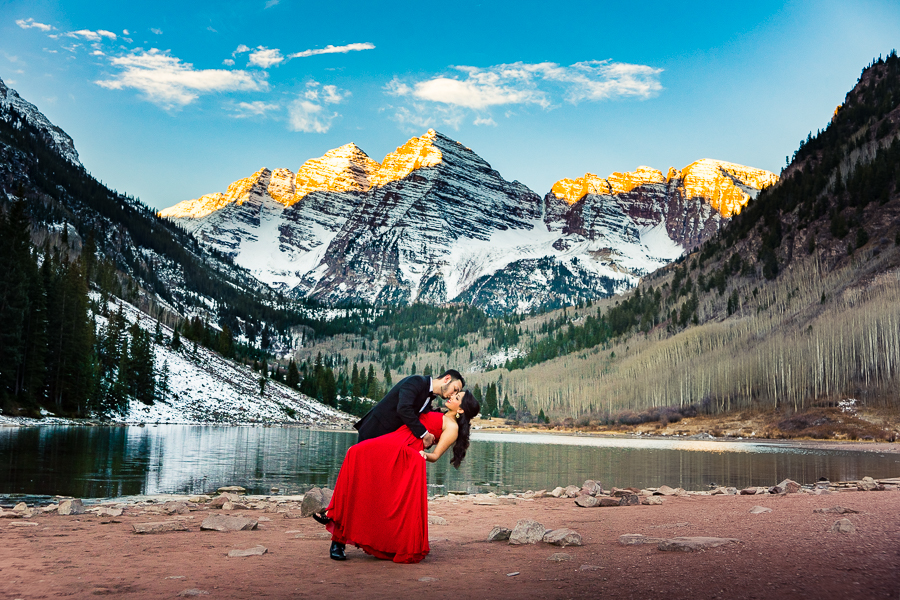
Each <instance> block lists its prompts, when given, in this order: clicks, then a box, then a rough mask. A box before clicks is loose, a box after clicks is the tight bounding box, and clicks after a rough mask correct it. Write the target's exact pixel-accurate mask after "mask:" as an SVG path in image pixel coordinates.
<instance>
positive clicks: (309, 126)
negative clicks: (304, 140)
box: [288, 98, 338, 133]
mask: <svg viewBox="0 0 900 600" xmlns="http://www.w3.org/2000/svg"><path fill="white" fill-rule="evenodd" d="M337 116H338V114H337V113H333V114H331V115H327V114H325V113H324V112H323V111H322V106H321V105H319V104H314V103H312V102H310V101H309V100H303V99H302V98H298V99H296V100H294V101H293V102H292V103H291V105H290V107H288V125H289V127H290V129H291V130H292V131H302V132H304V133H325V132H327V131H328V130H329V129H330V128H331V121H332V120H333V119H334V118H335V117H337Z"/></svg>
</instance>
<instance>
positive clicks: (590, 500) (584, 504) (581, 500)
mask: <svg viewBox="0 0 900 600" xmlns="http://www.w3.org/2000/svg"><path fill="white" fill-rule="evenodd" d="M575 504H577V505H578V506H580V507H581V508H593V507H595V506H599V505H600V500H598V499H597V498H594V497H593V496H578V497H577V498H575Z"/></svg>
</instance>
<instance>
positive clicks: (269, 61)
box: [238, 46, 284, 69]
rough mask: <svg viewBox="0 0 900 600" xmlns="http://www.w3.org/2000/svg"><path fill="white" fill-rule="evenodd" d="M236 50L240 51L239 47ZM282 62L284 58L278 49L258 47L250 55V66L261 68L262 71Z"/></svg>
mask: <svg viewBox="0 0 900 600" xmlns="http://www.w3.org/2000/svg"><path fill="white" fill-rule="evenodd" d="M238 49H240V47H238ZM283 60H284V57H283V56H282V55H281V51H280V50H279V49H278V48H271V49H269V48H266V47H265V46H259V47H257V48H256V50H255V51H253V52H251V53H250V64H251V65H255V66H257V67H262V68H263V69H268V68H269V67H271V66H272V65H277V64H278V63H280V62H282V61H283Z"/></svg>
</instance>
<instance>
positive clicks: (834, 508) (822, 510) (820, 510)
mask: <svg viewBox="0 0 900 600" xmlns="http://www.w3.org/2000/svg"><path fill="white" fill-rule="evenodd" d="M813 512H814V513H836V514H839V515H843V514H848V513H849V514H859V511H858V510H853V509H852V508H844V507H843V506H832V507H831V508H817V509H815V510H813Z"/></svg>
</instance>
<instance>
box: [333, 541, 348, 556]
mask: <svg viewBox="0 0 900 600" xmlns="http://www.w3.org/2000/svg"><path fill="white" fill-rule="evenodd" d="M329 555H330V556H331V560H347V555H345V554H344V544H342V543H340V542H331V552H330V553H329Z"/></svg>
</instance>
